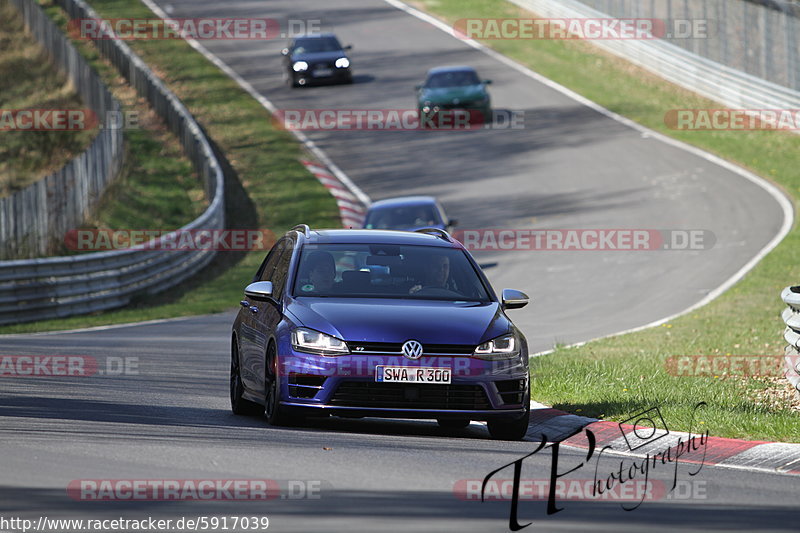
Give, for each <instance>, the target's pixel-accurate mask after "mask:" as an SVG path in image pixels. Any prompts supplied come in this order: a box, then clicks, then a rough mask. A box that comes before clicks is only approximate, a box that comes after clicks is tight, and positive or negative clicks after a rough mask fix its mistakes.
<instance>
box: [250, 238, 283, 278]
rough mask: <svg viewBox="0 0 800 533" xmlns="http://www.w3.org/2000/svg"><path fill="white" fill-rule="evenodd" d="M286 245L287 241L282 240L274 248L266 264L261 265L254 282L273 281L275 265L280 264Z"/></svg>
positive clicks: (265, 261)
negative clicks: (279, 260)
mask: <svg viewBox="0 0 800 533" xmlns="http://www.w3.org/2000/svg"><path fill="white" fill-rule="evenodd" d="M285 244H286V239H282V240H280V241H278V243H277V244H276V245H275V246H273V247H272V250H270V252H269V254H268V255H267V257H266V259H264V262H263V263H261V267H260V268H259V269H258V272H256V275H255V277H254V278H253V281H272V273H273V272H274V271H275V265H276V264H277V263H278V259H279V258H280V256H281V252H282V251H283V248H284V246H285Z"/></svg>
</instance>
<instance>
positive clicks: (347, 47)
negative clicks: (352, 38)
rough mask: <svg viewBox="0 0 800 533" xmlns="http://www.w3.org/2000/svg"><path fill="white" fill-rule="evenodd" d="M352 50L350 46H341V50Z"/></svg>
mask: <svg viewBox="0 0 800 533" xmlns="http://www.w3.org/2000/svg"><path fill="white" fill-rule="evenodd" d="M352 49H353V45H352V44H348V45H347V46H343V47H342V50H352Z"/></svg>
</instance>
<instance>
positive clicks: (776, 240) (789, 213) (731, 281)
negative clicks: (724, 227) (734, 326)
mask: <svg viewBox="0 0 800 533" xmlns="http://www.w3.org/2000/svg"><path fill="white" fill-rule="evenodd" d="M384 2H386V3H387V4H389V5H391V6H393V7H395V8H397V9H399V10H401V11H404V12H405V13H408V14H409V15H412V16H414V17H416V18H418V19H420V20H423V21H425V22H427V23H429V24H431V25H433V26H435V27H436V28H438V29H440V30H442V31H443V32H445V33H447V34H449V35H454V34H453V28H452V27H451V26H448V25H447V24H446V23H444V22H442V21H441V20H439V19H437V18H434V17H432V16H431V15H428V14H427V13H423V12H422V11H420V10H418V9H415V8H413V7H411V6H409V5H407V4H405V3H403V2H400V1H399V0H384ZM453 38H457V39H459V40H461V41H463V42H464V43H466V44H467V45H469V46H471V47H472V48H475V49H476V50H480V51H481V52H483V53H485V54H486V55H488V56H490V57H492V58H494V59H496V60H497V61H500V62H501V63H503V64H504V65H507V66H509V67H511V68H513V69H514V70H516V71H518V72H520V73H522V74H524V75H525V76H528V77H529V78H532V79H534V80H536V81H538V82H539V83H542V84H544V85H546V86H547V87H550V88H551V89H554V90H556V91H558V92H560V93H561V94H563V95H565V96H568V97H569V98H572V99H573V100H575V101H577V102H578V103H580V104H583V105H585V106H587V107H589V108H591V109H593V110H594V111H597V112H598V113H601V114H603V115H605V116H607V117H608V118H611V119H613V120H616V121H617V122H619V123H621V124H624V125H625V126H628V127H630V128H633V129H634V130H636V131H638V132H640V133H641V134H642V135H645V136H648V137H652V138H653V139H656V140H659V141H661V142H664V143H667V144H669V145H670V146H674V147H676V148H679V149H681V150H684V151H686V152H689V153H691V154H693V155H696V156H698V157H701V158H703V159H705V160H706V161H709V162H711V163H713V164H715V165H718V166H721V167H723V168H725V169H727V170H730V171H731V172H734V173H736V174H738V175H740V176H742V177H743V178H745V179H747V180H748V181H750V182H752V183H754V184H756V185H757V186H759V187H761V188H762V189H764V190H765V191H766V192H767V193H768V194H769V195H770V196H772V197H773V198H774V199H775V201H776V202H777V203H778V205H780V207H781V210H782V211H783V224H782V226H781V229H780V230H779V231H778V234H777V235H775V237H773V239H772V240H771V241H769V242H768V243H767V244H766V246H764V248H762V249H761V250H760V251H759V252H758V253H757V254H756V255H755V257H753V258H752V259H751V260H750V261H748V262H747V263H746V264H745V265H744V266H743V267H742V268H740V269H739V270H738V271H737V272H736V273H735V274H734V275H733V276H731V277H730V278H728V279H727V280H725V281H724V282H723V283H722V284H721V285H720V286H718V287H717V288H716V289H714V290H712V291H711V292H709V293H708V294H707V295H706V296H705V297H704V298H703V299H702V300H700V301H699V302H697V303H695V304H694V305H692V306H690V307H688V308H686V309H684V310H683V311H679V312H677V313H674V314H672V315H669V316H667V317H665V318H661V319H658V320H655V321H653V322H650V323H649V324H645V325H643V326H637V327H635V328H630V329H626V330H624V331H620V332H617V333H611V334H608V335H603V336H601V337H596V338H594V339H590V340H587V341H583V342H579V343H576V344H571V345H569V346H567V348H573V347H578V346H583V345H584V344H586V343H587V342H592V341H596V340H599V339H605V338H608V337H616V336H618V335H625V334H626V333H633V332H635V331H641V330H644V329H648V328H652V327H655V326H660V325H661V324H664V323H666V322H669V321H670V320H674V319H676V318H678V317H679V316H683V315H685V314H687V313H691V312H692V311H694V310H695V309H698V308H700V307H702V306H704V305H706V304H707V303H709V302H711V301H712V300H715V299H716V298H718V297H719V296H720V295H721V294H722V293H724V292H725V291H727V290H728V289H730V288H731V287H732V286H733V285H735V284H736V283H737V282H738V281H739V280H741V279H742V278H743V277H744V276H745V274H747V273H748V272H750V271H751V270H752V269H753V268H754V267H755V266H756V264H758V262H759V261H761V260H762V259H763V258H764V256H766V255H767V254H768V253H769V252H771V251H772V250H773V249H775V247H776V246H778V244H780V242H781V241H782V240H783V239H784V237H786V235H787V234H788V233H789V231H790V230H791V229H792V225H793V223H794V208H793V206H792V202H791V201H790V200H789V199H788V198H786V196H784V194H783V193H782V192H781V191H780V189H778V187H776V186H775V185H773V184H772V183H770V182H769V181H767V180H766V179H764V178H762V177H761V176H758V175H756V174H754V173H752V172H750V171H749V170H746V169H744V168H742V167H740V166H737V165H734V164H733V163H731V162H729V161H726V160H724V159H722V158H720V157H717V156H715V155H714V154H711V153H708V152H706V151H704V150H701V149H700V148H697V147H695V146H691V145H689V144H686V143H684V142H681V141H678V140H676V139H673V138H671V137H667V136H666V135H663V134H661V133H658V132H656V131H654V130H651V129H649V128H647V127H645V126H642V125H641V124H638V123H636V122H634V121H632V120H630V119H628V118H625V117H623V116H622V115H619V114H617V113H614V112H613V111H611V110H609V109H606V108H605V107H603V106H601V105H599V104H597V103H595V102H593V101H591V100H589V99H588V98H585V97H583V96H581V95H580V94H578V93H576V92H575V91H572V90H570V89H568V88H566V87H564V86H563V85H561V84H559V83H556V82H554V81H553V80H551V79H549V78H545V77H544V76H542V75H541V74H539V73H538V72H535V71H533V70H531V69H529V68H528V67H526V66H524V65H521V64H519V63H517V62H516V61H514V60H513V59H510V58H508V57H506V56H504V55H502V54H500V53H498V52H495V51H494V50H492V49H491V48H489V47H487V46H486V45H484V44H481V43H479V42H478V41H475V40H474V39H466V38H459V37H455V36H454V37H453ZM553 351H554V350H546V351H544V352H538V353H535V354H532V356H538V355H546V354H549V353H553Z"/></svg>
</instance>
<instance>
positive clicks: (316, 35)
mask: <svg viewBox="0 0 800 533" xmlns="http://www.w3.org/2000/svg"><path fill="white" fill-rule="evenodd" d="M329 37H333V38H334V39H335V38H336V35H335V34H333V33H331V32H325V33H308V34H305V35H295V36H294V40H295V41H296V40H297V39H327V38H329Z"/></svg>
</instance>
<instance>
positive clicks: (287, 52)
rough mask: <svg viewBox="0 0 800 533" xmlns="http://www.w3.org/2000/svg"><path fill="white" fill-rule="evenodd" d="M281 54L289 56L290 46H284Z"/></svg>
mask: <svg viewBox="0 0 800 533" xmlns="http://www.w3.org/2000/svg"><path fill="white" fill-rule="evenodd" d="M281 55H283V56H288V55H289V49H288V48H284V49H283V50H281Z"/></svg>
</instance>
